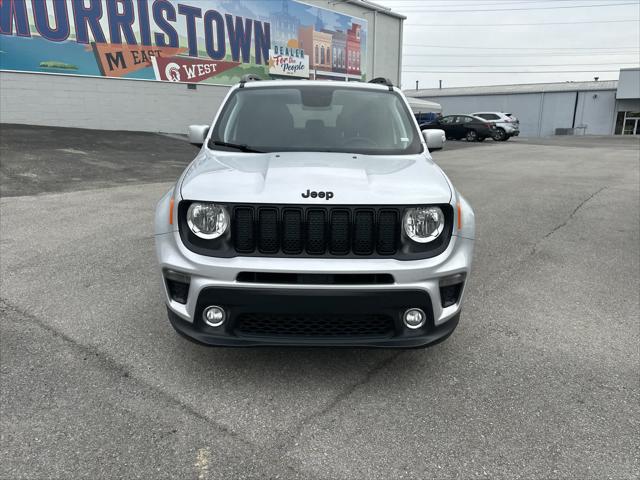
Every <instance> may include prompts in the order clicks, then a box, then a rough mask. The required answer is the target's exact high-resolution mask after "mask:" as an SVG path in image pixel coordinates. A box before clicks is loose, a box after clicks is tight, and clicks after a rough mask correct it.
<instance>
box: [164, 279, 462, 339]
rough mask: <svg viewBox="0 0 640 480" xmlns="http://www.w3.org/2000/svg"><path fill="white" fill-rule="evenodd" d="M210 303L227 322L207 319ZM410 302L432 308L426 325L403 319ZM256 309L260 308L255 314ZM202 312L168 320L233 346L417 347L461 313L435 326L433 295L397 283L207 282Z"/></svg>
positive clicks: (440, 335) (451, 326) (445, 332)
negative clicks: (380, 286) (262, 285)
mask: <svg viewBox="0 0 640 480" xmlns="http://www.w3.org/2000/svg"><path fill="white" fill-rule="evenodd" d="M208 305H224V307H225V310H226V312H227V319H226V321H225V322H224V324H223V325H221V326H219V327H210V326H208V325H207V324H206V323H205V322H204V321H203V320H202V311H203V310H204V309H205V308H206V306H208ZM407 305H411V306H413V307H418V308H422V309H423V310H424V311H425V312H427V316H428V317H429V318H427V321H426V323H425V325H424V326H423V327H421V328H419V329H415V330H411V329H409V328H407V327H405V326H404V325H403V323H402V319H401V312H403V311H404V310H405V309H406V306H407ZM256 311H258V312H261V313H260V314H259V315H255V314H254V313H253V312H256ZM197 312H198V315H197V317H196V319H195V321H194V322H193V323H191V322H187V321H185V320H183V319H182V318H180V317H179V316H178V315H176V314H175V313H174V312H172V311H171V310H170V309H169V320H170V321H171V324H172V325H173V327H174V328H175V329H176V330H177V331H178V332H179V333H180V334H182V335H184V336H186V337H188V338H190V339H192V340H195V341H196V342H198V343H202V344H206V345H215V346H228V347H239V346H245V347H256V346H286V345H295V346H325V347H326V346H330V347H346V346H349V347H398V348H417V347H424V346H427V345H432V344H435V343H439V342H441V341H443V340H445V339H446V338H447V337H448V336H449V335H451V333H453V331H454V330H455V328H456V326H457V324H458V317H459V315H455V316H454V318H452V319H450V320H449V321H447V322H445V323H444V324H443V325H440V326H437V327H436V326H435V325H434V323H433V318H431V317H430V313H429V312H431V302H430V298H429V296H428V295H425V293H424V292H422V291H418V290H415V291H411V290H401V291H399V290H395V289H394V290H392V291H390V292H387V293H384V294H380V293H379V292H377V291H375V290H359V291H357V292H354V291H348V290H326V289H325V290H314V289H305V290H289V289H238V288H236V289H232V288H207V289H205V290H203V291H202V292H201V295H200V297H199V299H198V307H197ZM336 312H340V313H339V314H337V313H336ZM247 319H248V320H247ZM323 322H324V323H323ZM292 323H293V324H292Z"/></svg>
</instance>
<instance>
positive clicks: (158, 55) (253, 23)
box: [0, 0, 367, 84]
mask: <svg viewBox="0 0 640 480" xmlns="http://www.w3.org/2000/svg"><path fill="white" fill-rule="evenodd" d="M366 35H367V21H366V20H364V19H361V18H357V17H352V16H349V15H345V14H342V13H338V12H336V11H333V10H327V9H323V8H319V7H315V6H311V5H307V4H305V3H301V2H297V1H294V0H283V1H248V0H247V1H244V0H239V1H234V2H229V1H224V0H34V1H30V0H0V45H1V47H2V48H1V50H2V54H0V69H1V70H8V71H18V72H36V73H58V74H74V75H86V76H97V77H111V78H130V79H147V80H159V81H172V82H176V81H178V82H189V83H214V84H233V83H236V82H237V81H238V80H239V79H240V77H242V76H243V75H245V74H247V73H252V74H255V75H258V76H259V77H261V78H269V77H270V76H275V77H278V76H287V77H292V76H293V77H301V78H309V77H310V76H311V77H316V76H320V75H329V76H332V77H334V78H335V77H338V78H340V77H342V78H350V79H364V80H366V62H365V61H364V60H363V59H365V58H366Z"/></svg>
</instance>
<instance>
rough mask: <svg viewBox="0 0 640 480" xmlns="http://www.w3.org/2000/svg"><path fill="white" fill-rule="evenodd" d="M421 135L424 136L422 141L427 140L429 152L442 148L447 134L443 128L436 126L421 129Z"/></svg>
mask: <svg viewBox="0 0 640 480" xmlns="http://www.w3.org/2000/svg"><path fill="white" fill-rule="evenodd" d="M422 136H423V137H424V141H425V142H427V148H428V149H429V151H430V152H433V151H435V150H442V149H443V148H444V144H445V142H446V141H447V134H446V133H444V130H440V129H437V128H434V129H431V130H423V131H422Z"/></svg>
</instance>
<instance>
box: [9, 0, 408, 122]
mask: <svg viewBox="0 0 640 480" xmlns="http://www.w3.org/2000/svg"><path fill="white" fill-rule="evenodd" d="M92 1H93V2H95V1H103V0H92ZM198 1H199V0H192V3H194V2H195V3H194V5H196V6H197V2H198ZM5 3H6V2H5ZM129 3H131V2H129ZM165 3H166V2H165ZM183 3H184V2H183ZM303 3H305V4H308V5H310V6H314V7H321V8H323V9H327V10H330V11H332V12H336V13H341V14H344V15H348V16H351V17H353V18H357V19H363V20H365V21H366V25H367V30H366V37H363V39H362V41H364V42H366V44H365V45H366V55H365V58H363V60H362V62H363V72H364V71H366V78H367V79H371V78H375V77H386V78H389V79H391V80H392V81H393V82H394V84H398V85H399V84H400V76H401V71H402V64H401V62H402V60H401V59H402V35H403V21H404V20H405V17H404V16H402V15H400V14H398V13H395V12H393V11H391V10H390V9H388V8H386V7H382V6H379V5H377V4H375V3H373V2H369V1H363V0H304V2H303ZM6 4H7V5H9V4H10V2H9V3H6ZM221 4H223V5H226V3H225V2H222V3H221ZM0 5H1V2H0ZM26 5H27V8H31V5H32V4H31V2H30V1H28V2H26ZM34 5H36V6H37V5H39V4H35V3H34ZM69 5H72V4H71V3H69ZM136 5H141V3H137V4H136ZM148 5H149V6H150V7H149V8H151V6H156V4H155V3H153V2H151V1H150V0H149V3H148ZM237 5H241V4H240V3H239V2H238V4H237ZM249 5H250V4H249ZM108 6H109V4H108V3H104V4H103V10H104V9H106V8H108ZM7 8H9V7H7ZM238 8H239V7H238ZM328 13H329V14H330V13H331V12H328ZM14 15H15V11H14ZM15 22H16V25H17V20H15ZM165 23H166V22H165ZM15 28H17V26H16V27H15ZM6 33H7V32H5V35H0V47H2V48H0V50H6V47H5V46H4V45H5V43H4V42H6V41H7V38H10V37H9V36H7V35H6ZM13 35H14V36H15V32H14V33H13ZM359 40H360V39H358V41H359ZM88 48H90V47H88ZM44 60H48V59H44ZM43 63H46V62H43ZM228 89H229V86H228V85H224V84H219V85H213V84H208V83H198V84H191V85H189V84H187V83H180V82H176V83H172V82H166V81H155V80H140V79H126V78H106V77H96V76H83V75H73V74H67V73H64V72H58V73H32V72H29V73H27V72H22V71H13V70H7V69H5V70H1V69H0V123H18V124H30V125H49V126H61V127H78V128H91V129H108V130H133V131H150V132H167V133H185V132H186V128H187V126H188V125H189V124H206V123H210V122H211V120H212V118H213V115H214V113H215V112H216V110H217V108H218V106H219V105H220V103H221V101H222V99H223V97H224V96H225V95H226V93H227V91H228Z"/></svg>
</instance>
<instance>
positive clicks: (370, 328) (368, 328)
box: [235, 313, 394, 338]
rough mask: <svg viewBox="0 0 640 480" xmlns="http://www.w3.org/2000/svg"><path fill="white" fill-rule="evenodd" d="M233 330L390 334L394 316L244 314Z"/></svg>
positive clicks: (323, 334)
mask: <svg viewBox="0 0 640 480" xmlns="http://www.w3.org/2000/svg"><path fill="white" fill-rule="evenodd" d="M235 333H236V334H237V335H244V336H269V337H273V336H282V337H382V338H385V337H390V336H391V335H393V333H394V323H393V318H391V316H388V315H353V314H352V315H350V314H346V315H337V314H304V315H296V314H276V313H243V314H240V315H239V316H238V318H237V319H236V324H235Z"/></svg>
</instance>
